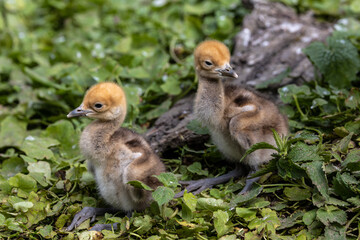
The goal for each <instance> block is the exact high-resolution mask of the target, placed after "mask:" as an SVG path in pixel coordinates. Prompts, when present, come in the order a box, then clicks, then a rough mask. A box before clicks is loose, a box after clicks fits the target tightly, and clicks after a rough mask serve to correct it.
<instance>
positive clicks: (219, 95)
mask: <svg viewBox="0 0 360 240" xmlns="http://www.w3.org/2000/svg"><path fill="white" fill-rule="evenodd" d="M194 57H195V70H196V74H197V76H198V79H199V83H198V90H197V94H196V98H195V104H194V114H195V117H196V118H197V119H198V120H199V121H200V122H202V123H203V124H204V125H205V126H206V127H207V128H208V129H209V131H210V134H211V138H212V141H213V142H214V143H215V145H216V146H217V148H218V149H219V150H220V151H221V152H222V153H223V154H224V156H225V157H226V159H227V160H229V161H231V162H234V163H236V168H235V169H234V170H233V171H231V172H229V173H227V174H225V175H222V176H220V177H217V178H208V179H201V180H197V181H183V182H182V184H183V185H188V186H187V190H188V192H194V193H195V194H197V193H200V192H201V191H202V190H204V189H207V188H211V187H212V186H214V185H216V184H220V183H224V182H227V181H229V180H230V179H231V178H236V177H240V176H241V175H242V169H241V166H239V160H240V159H241V157H242V155H243V154H244V153H245V151H246V150H248V149H249V148H250V146H251V145H253V144H255V143H258V142H267V143H270V144H272V145H275V140H274V138H273V134H272V129H275V130H276V131H277V132H278V133H279V134H280V135H286V134H287V133H288V123H287V118H286V117H285V116H283V115H282V114H281V113H280V112H279V110H278V108H277V107H276V105H275V104H274V103H273V102H271V101H270V100H268V99H266V98H265V97H264V96H262V95H261V94H260V93H258V92H256V91H254V90H250V89H248V88H244V87H240V86H238V85H234V84H231V83H229V81H231V79H236V78H237V77H238V76H237V74H236V73H235V71H234V70H233V69H232V68H231V66H230V52H229V49H228V48H227V47H226V46H225V45H224V44H223V43H221V42H218V41H214V40H209V41H204V42H202V43H200V44H199V45H198V46H197V48H196V49H195V52H194ZM273 152H274V151H273V150H269V149H261V150H257V151H255V152H253V153H252V154H250V155H248V156H247V157H246V158H245V159H244V161H243V163H244V164H245V165H247V166H249V167H250V172H249V175H248V177H247V180H246V184H245V187H244V188H243V190H242V191H241V192H240V194H243V193H245V192H247V191H248V190H249V189H250V187H251V185H252V183H253V182H255V181H257V180H258V178H252V179H251V178H250V176H251V175H252V174H253V173H254V172H255V171H256V170H257V169H258V167H259V166H260V165H262V164H263V163H266V162H268V161H269V160H270V159H271V154H272V153H273ZM182 194H183V192H180V193H179V194H178V195H177V197H178V196H181V195H182Z"/></svg>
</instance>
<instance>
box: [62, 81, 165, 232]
mask: <svg viewBox="0 0 360 240" xmlns="http://www.w3.org/2000/svg"><path fill="white" fill-rule="evenodd" d="M79 116H86V117H89V118H92V119H95V121H93V122H92V123H90V124H89V125H88V126H87V127H86V128H85V129H84V131H83V132H82V134H81V138H80V150H81V152H82V154H83V155H84V156H85V158H86V159H87V160H88V169H89V171H90V172H91V173H92V174H93V175H94V178H95V181H96V183H97V187H98V191H99V193H100V195H101V196H102V197H103V199H104V200H105V201H106V202H107V203H108V204H109V205H110V206H111V207H112V208H110V209H102V208H91V207H85V208H84V209H82V210H81V211H80V212H79V213H77V214H76V215H75V217H74V219H73V221H72V223H71V224H70V225H69V226H68V228H67V231H71V230H72V229H73V228H74V227H76V226H78V225H79V224H81V223H82V222H84V221H85V220H86V219H89V218H91V220H92V221H94V220H95V217H96V216H97V215H102V214H104V213H105V212H117V211H119V210H122V211H124V212H126V213H131V212H132V211H133V210H138V211H141V210H143V209H145V208H146V207H147V206H148V205H149V204H150V202H151V200H152V198H151V192H149V191H145V190H142V189H137V188H134V187H132V186H131V185H129V184H127V183H128V182H129V181H132V180H138V181H142V182H143V183H145V184H147V185H148V186H150V187H152V188H156V187H157V186H159V185H160V182H159V181H158V180H157V178H155V177H154V176H153V175H158V174H160V173H161V172H164V171H165V166H164V164H163V163H162V162H161V161H160V159H159V158H158V156H157V155H156V154H155V153H154V152H153V151H152V149H151V148H150V146H149V144H148V143H147V142H146V141H145V140H144V139H143V138H142V137H141V136H140V135H138V134H136V133H135V132H133V131H131V130H129V129H126V128H121V127H120V125H121V124H122V123H123V121H124V119H125V116H126V98H125V94H124V91H123V90H122V89H121V88H120V87H119V86H118V85H117V84H115V83H111V82H103V83H99V84H96V85H94V86H93V87H91V88H90V89H89V90H88V92H87V93H86V95H85V97H84V100H83V102H82V103H81V105H80V106H79V107H78V108H76V109H75V110H73V111H71V112H70V113H69V114H68V115H67V117H68V118H71V117H79ZM102 229H111V225H110V224H97V225H95V226H94V227H93V228H92V230H98V231H99V230H102Z"/></svg>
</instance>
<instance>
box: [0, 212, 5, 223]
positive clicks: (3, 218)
mask: <svg viewBox="0 0 360 240" xmlns="http://www.w3.org/2000/svg"><path fill="white" fill-rule="evenodd" d="M5 220H6V218H5V216H4V215H2V214H1V213H0V226H4V225H5Z"/></svg>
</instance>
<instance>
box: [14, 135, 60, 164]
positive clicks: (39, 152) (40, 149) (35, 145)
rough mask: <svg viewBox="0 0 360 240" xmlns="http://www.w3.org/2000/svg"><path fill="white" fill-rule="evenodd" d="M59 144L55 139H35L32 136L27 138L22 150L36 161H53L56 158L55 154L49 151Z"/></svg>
mask: <svg viewBox="0 0 360 240" xmlns="http://www.w3.org/2000/svg"><path fill="white" fill-rule="evenodd" d="M58 144H59V142H58V141H57V140H56V139H53V138H41V137H33V136H31V135H29V136H27V137H26V138H25V141H24V142H23V144H22V145H21V148H20V149H21V150H22V151H24V152H25V153H26V155H28V156H29V157H32V158H36V159H44V158H46V159H52V158H53V157H54V154H53V152H52V151H51V150H50V149H48V148H49V147H53V146H56V145H58Z"/></svg>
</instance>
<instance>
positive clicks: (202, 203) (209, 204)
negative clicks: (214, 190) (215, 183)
mask: <svg viewBox="0 0 360 240" xmlns="http://www.w3.org/2000/svg"><path fill="white" fill-rule="evenodd" d="M227 208H228V203H226V202H224V200H222V199H215V198H199V199H198V201H197V204H196V209H199V210H209V211H216V210H225V209H227Z"/></svg>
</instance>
